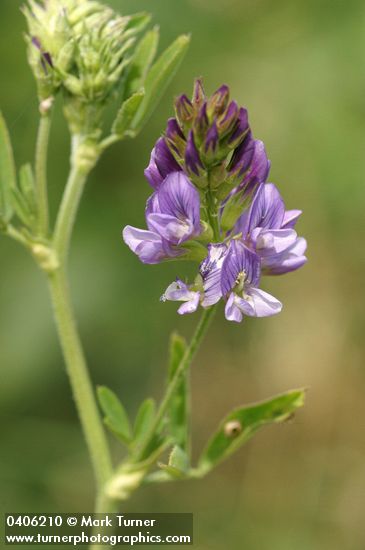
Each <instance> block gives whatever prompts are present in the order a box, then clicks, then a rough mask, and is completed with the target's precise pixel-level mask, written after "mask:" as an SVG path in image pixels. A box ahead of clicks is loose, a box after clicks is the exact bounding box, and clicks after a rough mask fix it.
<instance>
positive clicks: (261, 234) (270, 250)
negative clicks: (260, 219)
mask: <svg viewBox="0 0 365 550" xmlns="http://www.w3.org/2000/svg"><path fill="white" fill-rule="evenodd" d="M256 232H258V234H257V236H256ZM297 238H298V237H297V234H296V232H295V231H294V229H272V230H270V229H257V230H256V229H254V230H253V232H252V240H253V241H254V242H256V251H257V253H258V254H259V255H260V256H261V257H265V256H270V255H272V254H281V253H282V252H284V250H288V249H289V248H290V247H291V246H293V244H295V243H296V241H297Z"/></svg>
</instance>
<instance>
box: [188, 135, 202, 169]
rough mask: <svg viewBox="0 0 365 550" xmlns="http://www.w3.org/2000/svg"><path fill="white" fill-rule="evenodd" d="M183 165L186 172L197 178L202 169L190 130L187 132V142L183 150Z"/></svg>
mask: <svg viewBox="0 0 365 550" xmlns="http://www.w3.org/2000/svg"><path fill="white" fill-rule="evenodd" d="M185 164H186V168H187V169H188V171H190V172H191V173H193V174H195V175H196V176H199V174H200V172H201V169H203V165H202V162H201V160H200V157H199V153H198V149H197V148H196V145H195V141H194V134H193V132H192V130H190V132H189V136H188V141H187V144H186V150H185Z"/></svg>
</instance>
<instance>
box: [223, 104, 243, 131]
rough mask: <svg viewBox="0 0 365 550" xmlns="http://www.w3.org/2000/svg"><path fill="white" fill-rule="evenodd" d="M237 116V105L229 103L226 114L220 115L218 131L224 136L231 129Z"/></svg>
mask: <svg viewBox="0 0 365 550" xmlns="http://www.w3.org/2000/svg"><path fill="white" fill-rule="evenodd" d="M237 116H238V105H237V103H236V102H235V101H231V103H230V104H229V105H228V108H227V110H226V112H225V113H224V114H223V115H222V117H221V119H220V120H219V122H218V128H219V131H220V132H222V133H223V134H225V133H226V132H227V131H228V130H230V129H231V128H232V125H233V124H234V122H235V121H236V119H237Z"/></svg>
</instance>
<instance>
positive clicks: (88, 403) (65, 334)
mask: <svg viewBox="0 0 365 550" xmlns="http://www.w3.org/2000/svg"><path fill="white" fill-rule="evenodd" d="M79 144H80V139H79V138H78V137H74V138H73V143H72V155H71V170H70V175H69V178H68V182H67V185H66V189H65V192H64V195H63V199H62V202H61V206H60V209H59V212H58V216H57V221H56V227H55V232H54V238H53V247H54V251H55V253H56V255H57V258H58V262H59V268H58V269H56V270H55V271H53V272H51V273H50V274H49V276H48V279H49V287H50V292H51V298H52V303H53V310H54V316H55V320H56V325H57V329H58V335H59V339H60V343H61V346H62V351H63V355H64V359H65V363H66V370H67V374H68V376H69V379H70V383H71V387H72V392H73V395H74V399H75V402H76V407H77V410H78V414H79V417H80V421H81V425H82V429H83V431H84V435H85V439H86V443H87V446H88V449H89V452H90V456H91V460H92V464H93V468H94V473H95V477H96V480H97V483H98V497H97V501H98V502H101V503H103V502H104V503H105V500H104V499H103V498H102V495H103V493H104V485H105V483H106V481H107V480H108V479H109V478H110V476H111V474H112V464H111V458H110V452H109V448H108V444H107V440H106V435H105V432H104V428H103V425H102V422H101V418H100V415H99V411H98V407H97V403H96V399H95V395H94V391H93V386H92V383H91V381H90V376H89V372H88V368H87V364H86V360H85V356H84V352H83V349H82V345H81V342H80V337H79V334H78V330H77V326H76V322H75V319H74V314H73V310H72V303H71V299H70V294H69V285H68V280H67V274H66V266H67V259H68V252H69V246H70V238H71V233H72V229H73V226H74V222H75V218H76V213H77V210H78V206H79V202H80V199H81V195H82V191H83V189H84V186H85V182H86V179H87V176H88V173H89V171H90V170H88V169H85V165H84V164H82V163H78V147H79ZM90 169H91V166H90Z"/></svg>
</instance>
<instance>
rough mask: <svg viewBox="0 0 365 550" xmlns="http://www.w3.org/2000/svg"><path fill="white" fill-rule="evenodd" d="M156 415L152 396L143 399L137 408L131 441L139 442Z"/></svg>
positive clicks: (142, 439)
mask: <svg viewBox="0 0 365 550" xmlns="http://www.w3.org/2000/svg"><path fill="white" fill-rule="evenodd" d="M155 415H156V403H155V400H154V399H152V398H149V399H146V400H145V401H143V403H142V404H141V406H140V407H139V409H138V412H137V416H136V420H135V423H134V429H133V433H134V435H133V443H134V444H137V445H138V444H141V443H142V442H143V441H144V438H145V436H146V435H147V434H148V433H149V430H150V428H151V426H152V424H153V420H154V418H155Z"/></svg>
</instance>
